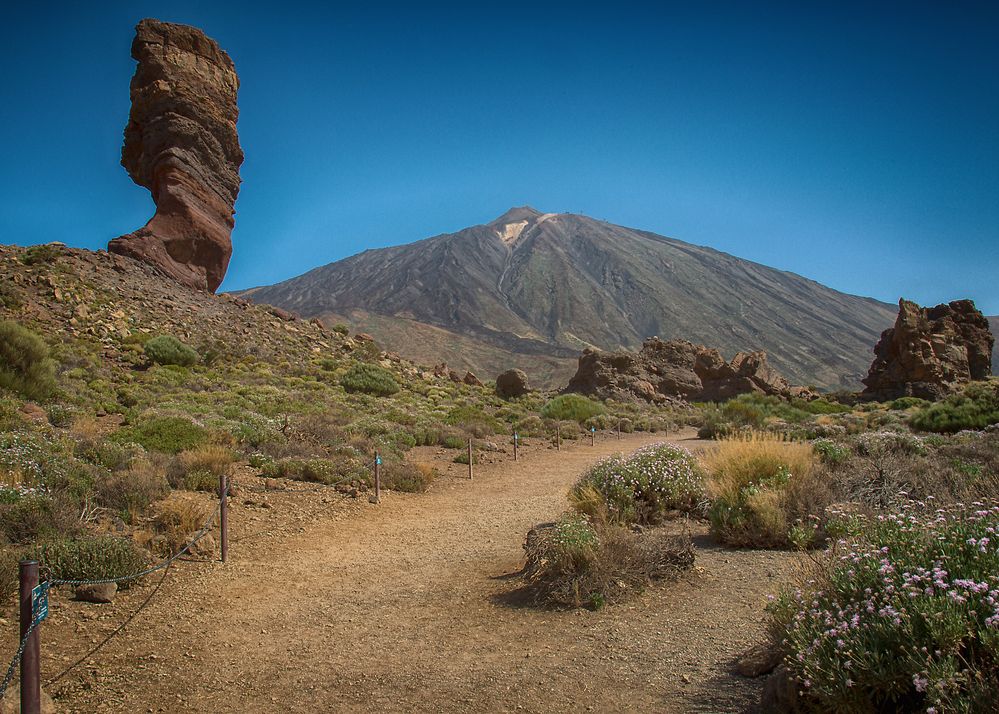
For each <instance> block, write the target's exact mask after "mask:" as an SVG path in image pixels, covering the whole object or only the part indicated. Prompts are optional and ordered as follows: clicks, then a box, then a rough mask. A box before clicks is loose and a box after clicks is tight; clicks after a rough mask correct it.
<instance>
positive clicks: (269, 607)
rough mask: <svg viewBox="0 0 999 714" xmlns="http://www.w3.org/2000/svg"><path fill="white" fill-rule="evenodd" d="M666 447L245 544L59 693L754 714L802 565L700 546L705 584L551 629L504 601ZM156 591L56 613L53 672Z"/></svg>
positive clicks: (539, 456) (383, 707)
mask: <svg viewBox="0 0 999 714" xmlns="http://www.w3.org/2000/svg"><path fill="white" fill-rule="evenodd" d="M681 436H682V437H686V441H687V444H688V446H692V447H694V448H697V447H698V446H699V444H697V443H696V442H694V441H691V440H690V438H689V437H690V435H689V434H683V435H681ZM654 440H661V439H657V438H656V437H654V436H651V435H632V436H626V437H625V438H624V439H623V440H622V441H617V440H616V439H612V438H607V439H604V440H599V441H598V443H597V445H596V446H593V447H591V446H589V445H588V444H584V443H583V442H579V443H577V444H574V445H572V446H571V447H570V448H568V449H566V450H563V451H562V452H560V453H556V452H555V451H553V450H548V449H545V450H534V451H530V450H528V452H527V453H526V454H525V456H524V458H523V459H522V460H521V461H520V462H519V463H516V464H514V463H512V462H510V461H505V462H503V463H497V464H493V465H484V466H482V467H479V468H478V470H477V472H476V478H475V480H474V481H473V482H468V481H462V480H459V479H457V478H443V479H441V480H440V482H439V483H438V484H436V485H435V486H434V488H433V489H432V490H431V491H430V492H429V493H427V494H422V495H405V494H394V493H389V494H387V496H386V497H385V498H384V500H383V502H382V504H381V505H379V506H372V505H368V504H367V503H359V502H356V501H354V502H351V503H350V505H346V506H345V505H342V503H341V502H339V501H337V502H331V503H330V504H329V511H327V512H324V513H322V514H320V515H319V516H317V517H315V519H314V521H313V522H311V523H309V522H306V524H305V525H304V526H302V527H300V528H294V529H293V530H297V531H298V532H293V533H285V534H278V535H276V536H272V537H270V538H269V539H265V540H259V539H258V540H256V541H253V540H248V541H246V543H245V544H241V543H240V542H236V543H235V544H234V545H233V547H232V549H231V561H230V563H228V564H226V565H221V564H213V563H202V564H187V563H185V564H183V565H182V566H181V568H180V570H182V571H183V572H179V573H176V574H170V575H169V576H168V578H167V581H166V584H165V585H164V586H163V589H162V591H161V592H160V593H159V594H158V595H157V596H156V598H155V599H154V600H153V602H152V604H151V605H150V606H149V607H148V608H147V609H146V610H145V611H144V612H143V613H142V614H141V615H140V616H139V617H138V618H137V619H136V621H135V623H133V624H132V625H131V626H130V628H129V629H128V630H127V631H126V632H125V633H124V634H123V635H122V636H120V637H119V638H117V639H116V640H115V641H114V642H112V643H111V644H110V645H109V646H108V647H107V648H106V649H105V650H103V651H102V652H101V653H99V654H98V655H97V656H95V657H94V658H93V659H92V660H90V661H89V662H88V663H87V664H85V665H83V666H82V667H81V668H79V669H77V670H75V671H74V672H73V674H71V675H70V676H68V677H66V678H64V679H63V680H62V681H61V682H59V683H58V684H55V685H54V686H53V687H52V688H51V690H52V693H53V694H54V695H56V696H57V698H58V700H59V701H60V702H61V706H62V707H63V708H65V709H66V710H69V711H79V712H137V711H138V712H141V711H149V712H157V711H168V712H186V711H191V712H267V711H288V712H316V711H426V712H452V711H455V712H456V711H476V712H478V711H536V712H552V711H556V712H557V711H599V712H612V711H663V712H691V711H694V712H696V711H703V712H708V711H742V710H745V709H746V708H747V707H750V706H751V705H752V704H753V703H754V702H755V701H756V700H757V698H758V695H759V690H758V687H759V683H758V682H754V681H752V680H745V679H741V678H739V677H737V676H735V675H733V674H731V673H730V666H731V661H732V658H733V657H734V656H735V655H736V654H738V653H739V652H740V651H742V650H743V649H745V648H746V647H747V646H748V645H750V644H753V643H754V642H755V641H757V640H758V639H759V637H760V633H761V625H760V622H761V611H762V606H763V602H764V598H765V595H766V594H767V593H768V592H771V591H772V590H773V589H774V588H775V587H776V584H777V579H778V578H779V577H780V576H781V575H783V574H784V572H786V570H787V569H788V568H789V567H790V558H789V556H788V555H787V554H780V553H769V552H751V551H746V552H740V551H729V550H724V549H719V548H717V547H714V546H713V545H712V544H711V543H710V542H709V541H708V540H707V539H706V538H704V537H703V535H700V534H703V528H700V529H699V530H697V531H696V534H699V535H698V546H699V550H698V561H697V569H696V570H695V572H694V573H692V574H690V575H689V576H687V577H685V578H684V579H683V580H681V581H678V582H675V583H671V584H668V585H665V586H663V587H657V588H652V589H650V590H649V591H647V592H646V593H644V594H643V595H641V596H639V597H637V598H636V599H635V600H633V601H632V602H629V603H625V604H623V605H615V606H610V607H606V608H604V609H603V610H601V611H598V612H589V611H572V612H550V611H539V610H534V609H526V608H517V607H512V606H509V605H506V604H503V602H504V601H503V599H502V598H501V597H500V596H502V594H504V593H507V592H509V591H510V590H511V589H513V588H514V587H515V586H516V582H515V581H512V580H510V579H504V578H503V577H502V576H504V575H506V574H509V573H512V572H515V571H517V570H518V569H519V568H520V566H521V565H522V562H523V558H522V555H523V551H522V549H521V544H522V542H523V538H524V535H525V533H526V532H527V530H528V529H529V528H530V527H531V526H532V525H533V524H535V523H537V522H541V521H545V520H551V519H552V518H553V517H555V516H557V515H558V514H559V513H560V512H561V511H562V510H564V508H565V505H566V503H565V492H566V490H567V488H568V486H569V485H570V484H571V483H572V482H573V481H575V479H576V478H577V477H578V476H579V474H580V473H581V472H582V471H583V470H584V469H585V468H586V467H587V466H588V465H589V464H591V463H592V462H593V461H595V460H596V459H597V458H599V457H601V456H604V455H606V454H609V453H613V452H616V451H620V450H626V451H627V450H631V449H634V448H636V447H638V446H640V445H642V444H645V443H648V442H650V441H654ZM671 440H672V439H671ZM453 471H454V473H455V474H457V472H458V469H457V468H455V469H453ZM300 498H304V497H300ZM244 499H246V496H245V494H244V496H241V497H240V499H237V500H239V501H240V503H244V502H245V500H244ZM319 507H320V508H322V507H323V506H322V504H319ZM251 513H252V511H251V509H250V508H249V507H245V508H244V507H242V506H241V507H238V508H234V515H233V521H234V523H235V522H239V523H242V524H243V525H242V527H243V529H244V531H246V530H250V529H252V527H253V523H251V521H250V515H251ZM244 516H245V517H244ZM280 516H281V514H280V513H278V514H276V515H274V516H273V517H274V518H279V517H280ZM307 520H308V519H306V521H307ZM261 522H266V519H264V520H262V521H261ZM286 530H287V529H286ZM154 584H155V580H154V581H153V582H152V583H147V584H145V585H143V586H142V587H141V588H138V589H136V590H134V591H131V592H128V593H125V594H124V596H122V597H120V598H119V600H118V601H116V603H115V604H114V605H112V606H109V607H107V608H105V609H101V608H99V607H95V606H87V605H84V604H80V603H74V602H69V601H62V600H60V601H59V602H57V603H55V604H54V606H53V609H54V611H56V614H55V615H54V617H53V621H52V622H51V623H47V625H46V627H45V631H44V634H43V652H44V653H45V656H44V659H43V670H44V672H45V673H46V674H47V675H49V676H51V674H52V673H54V672H57V671H59V670H60V669H61V668H62V667H64V666H65V665H66V664H68V663H69V662H71V661H72V660H73V659H75V656H74V655H77V654H79V653H82V652H83V651H85V648H86V647H89V646H90V645H91V643H92V642H97V641H98V640H99V639H101V638H102V635H103V634H105V633H106V632H109V631H110V630H112V629H113V628H114V627H115V626H116V625H117V624H118V623H119V622H120V621H121V620H122V619H123V618H124V617H125V616H127V614H128V613H129V612H130V611H131V610H132V609H134V608H135V606H137V604H138V603H139V602H140V601H141V599H143V598H144V597H145V595H146V594H148V592H149V590H150V589H151V587H152V586H153V585H154ZM5 629H6V628H5Z"/></svg>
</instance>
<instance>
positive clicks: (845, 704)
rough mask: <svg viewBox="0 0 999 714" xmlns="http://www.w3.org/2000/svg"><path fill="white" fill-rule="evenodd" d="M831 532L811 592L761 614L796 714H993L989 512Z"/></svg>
mask: <svg viewBox="0 0 999 714" xmlns="http://www.w3.org/2000/svg"><path fill="white" fill-rule="evenodd" d="M835 525H836V526H837V527H838V528H839V529H841V532H840V533H837V535H840V536H841V537H842V540H840V541H839V542H840V543H841V545H840V546H839V547H838V548H837V549H835V550H833V551H832V552H830V553H829V556H828V558H827V562H826V567H824V568H822V569H821V570H819V573H820V575H819V577H818V579H817V581H816V580H814V579H813V580H811V581H809V584H807V585H805V586H804V587H802V588H799V589H787V590H785V591H784V592H782V593H781V594H780V596H779V597H778V598H777V599H776V600H775V601H774V602H773V603H772V604H771V605H770V607H769V612H770V619H771V628H770V629H771V632H772V634H773V636H774V638H775V639H776V642H777V644H778V646H779V647H780V649H781V651H782V652H783V653H784V654H785V658H784V664H785V666H786V667H787V669H788V671H789V673H790V675H791V676H792V678H793V681H794V682H795V684H796V685H797V686H796V689H797V690H798V691H799V692H800V695H799V699H800V702H799V704H800V707H797V708H795V711H823V712H889V711H890V712H902V713H908V712H913V713H914V712H927V711H940V712H985V711H994V707H995V693H996V691H997V690H999V582H997V577H996V573H999V551H997V549H996V547H995V533H996V531H997V529H999V506H996V505H994V504H993V505H983V506H975V507H974V508H973V509H971V510H967V511H965V510H962V509H953V510H950V511H942V512H937V513H930V514H927V515H925V516H923V515H916V512H915V511H914V510H913V509H911V508H909V509H906V510H903V511H901V512H899V513H895V514H891V515H889V516H888V517H882V518H878V519H876V520H874V519H871V520H865V519H862V518H860V517H857V516H854V517H851V518H848V519H844V520H842V521H840V522H838V523H836V524H835Z"/></svg>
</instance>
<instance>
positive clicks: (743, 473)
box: [703, 433, 833, 548]
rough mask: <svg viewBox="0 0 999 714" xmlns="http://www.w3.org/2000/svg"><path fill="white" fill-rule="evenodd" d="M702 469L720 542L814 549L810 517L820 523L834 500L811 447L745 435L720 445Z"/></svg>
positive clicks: (705, 459) (708, 455)
mask: <svg viewBox="0 0 999 714" xmlns="http://www.w3.org/2000/svg"><path fill="white" fill-rule="evenodd" d="M703 463H704V466H705V468H706V470H707V472H708V482H707V489H708V494H709V496H710V497H711V500H712V506H711V510H710V513H709V517H710V519H711V528H712V532H713V533H714V535H715V537H717V538H718V539H719V540H721V541H722V542H724V543H727V544H729V545H738V546H751V547H768V548H780V547H786V546H788V545H789V544H791V543H792V542H795V543H797V544H799V545H814V544H815V541H816V540H817V538H818V535H819V534H818V532H817V531H814V529H812V530H808V529H810V528H811V526H812V525H813V524H814V523H815V519H814V518H810V516H815V517H821V516H822V515H823V514H824V512H825V508H826V506H828V505H829V503H831V502H832V500H833V496H832V493H831V491H830V489H829V487H828V485H827V484H826V483H825V482H823V481H822V480H820V479H818V478H816V469H815V465H816V459H815V455H814V452H813V449H812V446H811V444H808V443H799V442H793V441H788V440H787V439H785V438H783V437H782V436H780V435H776V434H771V433H752V434H749V435H740V436H736V437H729V438H726V439H723V440H721V441H720V442H719V443H718V445H717V446H716V447H715V448H713V449H712V450H711V451H709V452H708V453H706V454H705V455H704V457H703ZM792 531H794V533H792Z"/></svg>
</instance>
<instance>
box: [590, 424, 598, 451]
mask: <svg viewBox="0 0 999 714" xmlns="http://www.w3.org/2000/svg"><path fill="white" fill-rule="evenodd" d="M596 438H597V428H596V427H595V426H591V427H590V446H593V444H594V440H595V439H596Z"/></svg>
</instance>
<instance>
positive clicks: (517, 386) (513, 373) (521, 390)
mask: <svg viewBox="0 0 999 714" xmlns="http://www.w3.org/2000/svg"><path fill="white" fill-rule="evenodd" d="M529 389H530V387H529V386H528V383H527V375H526V374H524V372H522V371H521V370H519V369H508V370H507V371H506V372H503V374H501V375H499V376H498V377H496V394H497V395H499V396H500V397H503V398H504V399H510V398H511V397H520V396H523V395H525V394H527V392H528V390H529Z"/></svg>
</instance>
